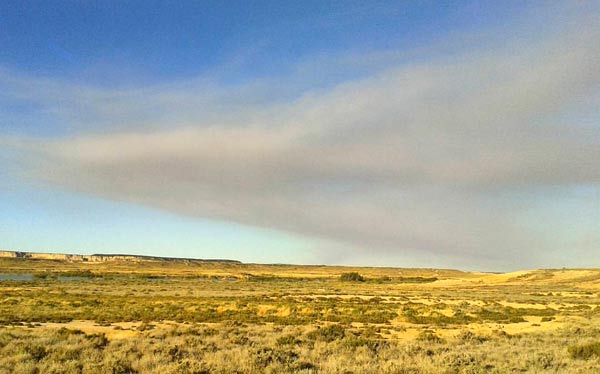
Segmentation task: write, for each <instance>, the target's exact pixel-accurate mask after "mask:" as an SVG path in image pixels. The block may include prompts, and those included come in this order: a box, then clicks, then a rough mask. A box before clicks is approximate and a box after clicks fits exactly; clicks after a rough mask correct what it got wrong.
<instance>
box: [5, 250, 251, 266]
mask: <svg viewBox="0 0 600 374" xmlns="http://www.w3.org/2000/svg"><path fill="white" fill-rule="evenodd" d="M0 257H10V258H27V259H39V260H60V261H70V262H107V261H130V262H141V261H204V262H230V263H241V262H240V261H236V260H223V259H210V260H205V259H196V258H174V257H158V256H139V255H123V254H94V255H69V254H61V253H36V252H16V251H0Z"/></svg>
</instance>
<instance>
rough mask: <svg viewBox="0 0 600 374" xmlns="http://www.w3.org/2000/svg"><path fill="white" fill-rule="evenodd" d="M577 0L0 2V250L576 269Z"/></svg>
mask: <svg viewBox="0 0 600 374" xmlns="http://www.w3.org/2000/svg"><path fill="white" fill-rule="evenodd" d="M599 108H600V3H599V2H597V1H570V2H559V1H556V2H554V1H548V2H540V1H369V2H364V1H335V2H328V1H300V2H298V1H272V2H271V1H260V2H252V1H133V0H132V1H127V2H122V1H83V0H81V1H77V0H70V1H60V0H58V1H52V2H48V1H22V0H21V1H13V0H6V1H2V2H0V248H2V249H6V250H19V251H37V252H57V253H82V254H92V253H130V254H145V255H158V256H172V257H194V258H227V259H237V260H241V261H244V262H258V263H296V264H338V265H363V266H397V267H426V268H458V269H465V270H483V271H512V270H518V269H528V268H561V267H599V266H600V110H599Z"/></svg>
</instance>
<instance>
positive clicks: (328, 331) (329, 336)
mask: <svg viewBox="0 0 600 374" xmlns="http://www.w3.org/2000/svg"><path fill="white" fill-rule="evenodd" d="M345 335H346V329H345V328H344V327H342V326H340V325H329V326H327V327H322V328H317V329H316V330H313V331H311V332H309V333H308V334H307V337H308V338H309V339H312V340H323V341H326V342H332V341H334V340H338V339H342V338H343V337H344V336H345Z"/></svg>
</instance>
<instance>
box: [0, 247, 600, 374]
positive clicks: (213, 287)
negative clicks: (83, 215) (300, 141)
mask: <svg viewBox="0 0 600 374" xmlns="http://www.w3.org/2000/svg"><path fill="white" fill-rule="evenodd" d="M353 273H358V274H360V276H358V277H353V276H347V275H352V274H353ZM7 274H13V275H14V274H21V275H22V277H21V278H19V279H6V278H11V277H10V276H8V277H7V276H6V275H7ZM344 274H345V275H346V276H344V277H343V276H342V275H344ZM358 274H356V275H358ZM0 275H5V277H4V278H5V279H4V280H0V373H340V374H341V373H345V374H350V373H390V374H391V373H396V374H400V373H413V374H416V373H447V374H454V373H600V269H578V270H568V269H554V270H533V271H521V272H514V273H506V274H491V273H476V272H461V271H456V270H442V269H398V268H349V267H328V266H296V265H260V264H240V263H217V262H202V261H178V262H167V261H140V262H131V261H113V262H102V263H85V262H67V261H56V260H32V259H13V258H0ZM23 276H25V277H23ZM361 277H362V278H363V279H362V280H361V279H360V278H361ZM15 278H18V277H15ZM342 279H348V281H342Z"/></svg>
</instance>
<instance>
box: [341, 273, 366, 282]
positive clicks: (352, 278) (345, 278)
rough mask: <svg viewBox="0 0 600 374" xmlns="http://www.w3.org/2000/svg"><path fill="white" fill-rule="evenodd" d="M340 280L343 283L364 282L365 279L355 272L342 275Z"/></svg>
mask: <svg viewBox="0 0 600 374" xmlns="http://www.w3.org/2000/svg"><path fill="white" fill-rule="evenodd" d="M340 280H341V281H342V282H364V281H365V278H364V277H363V276H362V275H360V274H359V273H357V272H355V271H353V272H350V273H342V275H340Z"/></svg>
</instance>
